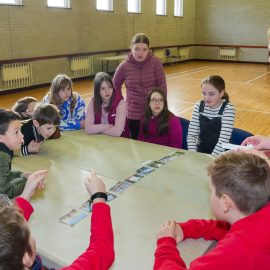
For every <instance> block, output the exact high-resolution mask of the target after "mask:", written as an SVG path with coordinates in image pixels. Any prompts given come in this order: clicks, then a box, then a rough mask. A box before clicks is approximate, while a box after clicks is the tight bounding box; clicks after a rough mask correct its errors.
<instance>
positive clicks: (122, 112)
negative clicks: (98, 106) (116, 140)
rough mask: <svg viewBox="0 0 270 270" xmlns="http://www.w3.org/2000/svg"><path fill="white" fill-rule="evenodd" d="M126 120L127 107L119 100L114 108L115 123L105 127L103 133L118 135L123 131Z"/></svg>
mask: <svg viewBox="0 0 270 270" xmlns="http://www.w3.org/2000/svg"><path fill="white" fill-rule="evenodd" d="M126 120H127V109H126V102H125V101H124V100H121V101H120V102H119V104H118V106H117V108H116V115H115V124H114V126H112V127H110V128H109V129H106V130H105V131H104V132H103V133H104V134H107V135H110V136H116V137H119V136H121V134H122V133H123V130H124V128H125V124H126Z"/></svg>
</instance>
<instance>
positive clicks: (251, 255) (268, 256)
mask: <svg viewBox="0 0 270 270" xmlns="http://www.w3.org/2000/svg"><path fill="white" fill-rule="evenodd" d="M208 174H209V176H210V181H209V187H210V192H211V195H210V205H211V208H212V211H213V213H214V215H215V217H216V218H217V220H198V219H197V220H196V219H193V220H189V221H187V222H184V223H175V221H168V222H166V223H165V224H164V225H162V226H161V229H160V231H159V232H158V233H157V249H156V252H155V264H154V269H155V270H158V269H162V270H180V269H191V270H197V269H198V270H217V269H218V270H228V269H229V270H241V269H243V270H258V269H260V270H269V269H270V263H269V262H270V241H269V239H270V230H269V228H270V203H269V202H268V199H269V197H270V196H269V195H270V168H269V165H268V163H267V161H266V160H264V159H262V158H260V157H259V156H256V155H254V154H250V153H241V152H240V153H237V152H230V153H227V154H224V155H221V156H220V157H218V158H217V159H216V160H215V161H214V162H213V163H212V164H211V165H209V167H208ZM200 237H203V238H204V239H206V240H216V241H218V243H217V245H216V247H215V248H213V249H212V250H211V251H209V252H208V253H206V254H205V255H203V256H201V257H199V258H197V259H195V260H194V261H192V262H191V263H190V267H189V268H187V267H186V265H185V263H184V261H183V260H182V258H181V257H180V254H179V251H178V249H177V247H176V246H177V244H178V243H180V242H181V241H183V240H185V239H187V238H194V239H197V238H200Z"/></svg>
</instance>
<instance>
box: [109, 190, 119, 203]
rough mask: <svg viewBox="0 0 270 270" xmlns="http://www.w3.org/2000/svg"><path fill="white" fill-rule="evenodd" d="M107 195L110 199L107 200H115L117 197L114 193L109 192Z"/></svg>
mask: <svg viewBox="0 0 270 270" xmlns="http://www.w3.org/2000/svg"><path fill="white" fill-rule="evenodd" d="M107 196H108V200H107V202H110V201H112V200H114V199H115V198H117V197H116V196H115V195H114V194H112V193H110V192H107Z"/></svg>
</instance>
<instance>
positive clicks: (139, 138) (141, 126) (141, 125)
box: [138, 119, 148, 142]
mask: <svg viewBox="0 0 270 270" xmlns="http://www.w3.org/2000/svg"><path fill="white" fill-rule="evenodd" d="M138 141H142V142H147V141H148V140H147V138H146V136H145V135H144V133H143V119H141V121H140V132H139V136H138Z"/></svg>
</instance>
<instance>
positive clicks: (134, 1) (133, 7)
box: [128, 0, 141, 13]
mask: <svg viewBox="0 0 270 270" xmlns="http://www.w3.org/2000/svg"><path fill="white" fill-rule="evenodd" d="M128 12H133V13H141V0H128Z"/></svg>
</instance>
